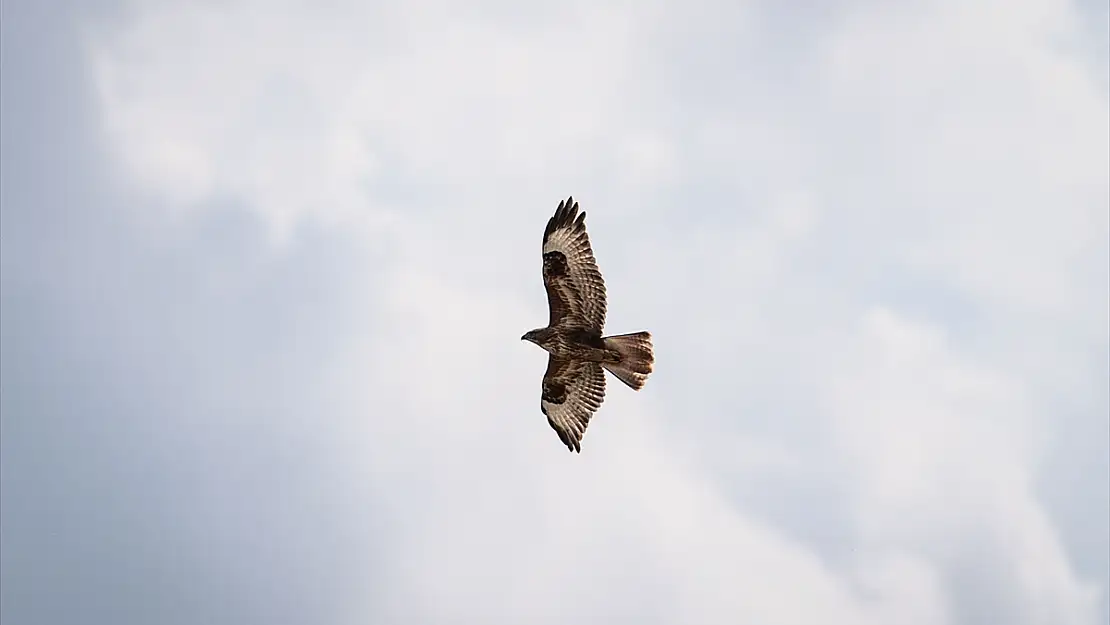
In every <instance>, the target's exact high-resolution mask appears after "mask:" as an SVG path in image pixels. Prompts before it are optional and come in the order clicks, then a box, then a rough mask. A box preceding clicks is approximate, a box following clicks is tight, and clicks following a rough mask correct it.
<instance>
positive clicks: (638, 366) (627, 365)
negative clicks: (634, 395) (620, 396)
mask: <svg viewBox="0 0 1110 625" xmlns="http://www.w3.org/2000/svg"><path fill="white" fill-rule="evenodd" d="M602 340H603V341H605V348H606V349H611V350H614V351H616V352H617V353H618V354H620V361H619V362H603V363H601V366H602V367H605V369H606V370H607V371H608V372H609V373H612V374H613V375H615V376H617V379H618V380H620V381H621V382H624V383H625V384H627V385H628V386H629V387H630V388H631V389H633V390H636V391H638V390H640V389H642V388H643V387H644V382H646V381H647V378H648V375H650V374H651V371H652V367H653V366H654V364H655V353H654V352H653V351H652V345H651V333H650V332H633V333H631V334H617V335H615V336H607V337H604V338H603V339H602Z"/></svg>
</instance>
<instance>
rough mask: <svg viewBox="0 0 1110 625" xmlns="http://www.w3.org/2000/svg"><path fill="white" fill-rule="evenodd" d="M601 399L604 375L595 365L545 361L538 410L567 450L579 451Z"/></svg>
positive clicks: (552, 360)
mask: <svg viewBox="0 0 1110 625" xmlns="http://www.w3.org/2000/svg"><path fill="white" fill-rule="evenodd" d="M604 399H605V373H604V372H603V371H602V369H601V366H600V365H598V364H597V363H596V362H583V361H571V360H560V359H558V358H556V357H555V356H551V357H550V358H549V359H548V361H547V372H546V373H544V376H543V393H542V394H541V396H540V411H542V412H543V414H544V415H545V416H547V422H548V424H550V425H551V428H552V429H553V430H555V433H556V434H558V435H559V440H561V441H563V444H564V445H566V446H567V449H569V450H571V451H574V452H581V451H582V446H581V442H582V437H583V436H585V434H586V427H587V426H588V425H589V423H590V418H591V417H593V415H594V413H595V412H597V409H598V408H600V407H601V402H602V401H604Z"/></svg>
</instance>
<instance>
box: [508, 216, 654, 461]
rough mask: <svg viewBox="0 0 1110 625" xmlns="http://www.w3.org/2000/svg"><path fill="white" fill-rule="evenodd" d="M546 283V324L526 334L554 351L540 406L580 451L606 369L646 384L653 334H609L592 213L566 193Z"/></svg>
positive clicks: (546, 245) (632, 383)
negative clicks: (589, 230)
mask: <svg viewBox="0 0 1110 625" xmlns="http://www.w3.org/2000/svg"><path fill="white" fill-rule="evenodd" d="M543 283H544V287H545V288H546V289H547V304H548V308H549V310H550V315H549V317H548V324H547V327H545V328H539V329H536V330H532V331H530V332H528V333H526V334H525V335H524V336H522V337H521V338H522V339H524V340H529V341H532V342H533V343H535V344H536V345H539V346H540V347H542V348H543V349H544V350H546V351H547V352H548V353H549V354H550V356H549V358H548V363H547V372H546V373H544V376H543V387H542V392H541V395H540V410H541V411H542V412H543V414H544V415H546V416H547V422H548V423H549V424H550V425H551V427H552V429H554V430H555V432H556V433H557V434H558V435H559V439H560V440H562V441H563V444H564V445H566V446H567V449H570V450H571V451H575V452H580V451H581V450H582V449H581V441H582V437H583V436H584V435H585V433H586V427H587V426H588V425H589V422H590V418H591V417H593V414H594V413H595V412H597V410H598V408H600V407H601V402H602V401H604V399H605V374H604V373H603V372H602V369H603V368H604V369H606V370H608V371H609V372H610V373H612V374H613V375H615V376H617V379H619V380H621V381H622V382H624V383H625V384H627V385H628V386H629V387H631V388H632V389H634V390H639V389H641V388H643V385H644V382H645V381H646V380H647V377H648V375H649V374H650V373H651V371H652V367H653V364H654V360H655V357H654V354H653V351H652V344H651V335H650V334H649V333H647V332H636V333H633V334H622V335H617V336H608V337H603V336H602V335H601V332H602V329H603V327H604V326H605V313H606V297H605V281H604V280H603V279H602V278H601V272H600V271H599V270H598V268H597V262H596V261H595V260H594V253H593V249H592V248H591V246H590V238H589V236H588V235H587V234H586V213H585V212H581V213H579V212H578V203H577V202H575V201H574V198H573V197H571V198H567V200H566V201H565V202H560V203H559V208H558V209H556V211H555V214H554V215H553V216H552V217H551V219H549V220H548V222H547V228H546V229H545V230H544V233H543Z"/></svg>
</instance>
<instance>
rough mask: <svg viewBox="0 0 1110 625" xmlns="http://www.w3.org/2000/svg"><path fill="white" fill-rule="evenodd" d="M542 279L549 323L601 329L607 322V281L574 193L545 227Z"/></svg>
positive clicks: (561, 204)
mask: <svg viewBox="0 0 1110 625" xmlns="http://www.w3.org/2000/svg"><path fill="white" fill-rule="evenodd" d="M543 283H544V286H545V287H547V303H548V306H549V307H550V309H551V318H550V320H549V322H548V325H551V326H557V325H563V326H580V327H583V328H585V329H589V330H595V331H597V332H601V330H602V328H603V327H604V325H605V306H606V303H605V281H604V280H603V279H602V278H601V271H600V270H599V269H598V268H597V261H596V260H595V259H594V252H593V248H592V247H591V246H590V237H589V235H587V234H586V213H585V212H581V213H579V212H578V202H575V201H574V198H573V197H570V198H567V200H566V201H565V202H560V203H559V208H558V209H556V210H555V214H554V215H553V216H552V217H551V219H549V220H548V221H547V228H546V229H544V232H543Z"/></svg>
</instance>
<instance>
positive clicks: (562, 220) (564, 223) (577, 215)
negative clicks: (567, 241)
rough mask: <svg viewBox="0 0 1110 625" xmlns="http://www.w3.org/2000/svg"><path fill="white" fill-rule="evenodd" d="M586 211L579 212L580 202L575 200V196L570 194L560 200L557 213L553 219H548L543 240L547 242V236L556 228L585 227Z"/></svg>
mask: <svg viewBox="0 0 1110 625" xmlns="http://www.w3.org/2000/svg"><path fill="white" fill-rule="evenodd" d="M585 223H586V211H581V212H579V210H578V202H576V201H575V200H574V196H573V195H571V196H568V197H567V199H565V200H561V201H560V202H559V207H558V208H556V209H555V214H554V215H552V216H551V219H549V220H547V228H545V229H544V232H543V240H544V241H545V242H546V241H547V238H548V237H550V236H551V234H552V233H554V232H555V231H556V230H558V229H560V228H568V227H569V228H572V229H574V230H580V229H583V228H584V227H585Z"/></svg>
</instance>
